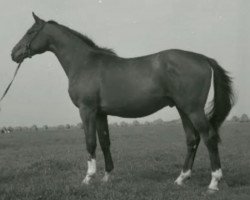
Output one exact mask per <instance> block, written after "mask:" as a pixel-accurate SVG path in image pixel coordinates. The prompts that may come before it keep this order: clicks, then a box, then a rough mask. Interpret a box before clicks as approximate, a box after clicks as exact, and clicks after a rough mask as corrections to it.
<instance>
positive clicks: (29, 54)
mask: <svg viewBox="0 0 250 200" xmlns="http://www.w3.org/2000/svg"><path fill="white" fill-rule="evenodd" d="M44 25H45V23H43V24H42V25H41V26H40V27H39V29H37V30H36V31H34V32H35V34H34V36H33V37H32V38H31V39H30V41H29V42H28V43H27V44H26V46H25V48H26V51H27V54H28V57H29V58H31V57H32V55H31V48H30V45H31V43H32V41H33V40H34V39H35V38H36V36H37V35H38V33H40V31H41V30H42V29H43V27H44ZM22 62H23V61H21V62H20V63H19V64H18V66H17V68H16V71H15V73H14V76H13V78H12V80H11V81H10V83H9V85H8V86H7V88H6V89H5V91H4V93H3V95H2V97H1V98H0V103H1V102H2V100H3V99H4V97H5V96H6V94H7V93H8V91H9V89H10V86H11V85H12V83H13V81H14V79H15V77H16V75H17V72H18V70H19V68H20V66H21V64H22ZM0 111H1V106H0Z"/></svg>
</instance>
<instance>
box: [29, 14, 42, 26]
mask: <svg viewBox="0 0 250 200" xmlns="http://www.w3.org/2000/svg"><path fill="white" fill-rule="evenodd" d="M32 15H33V18H34V20H35V22H36V23H37V24H39V23H42V22H44V21H43V20H42V19H40V18H39V17H38V16H37V15H36V14H35V13H34V12H32Z"/></svg>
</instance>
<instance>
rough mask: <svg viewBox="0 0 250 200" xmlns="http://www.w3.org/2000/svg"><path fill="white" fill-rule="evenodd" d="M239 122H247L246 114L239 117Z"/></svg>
mask: <svg viewBox="0 0 250 200" xmlns="http://www.w3.org/2000/svg"><path fill="white" fill-rule="evenodd" d="M240 122H249V118H248V116H247V114H242V115H241V117H240Z"/></svg>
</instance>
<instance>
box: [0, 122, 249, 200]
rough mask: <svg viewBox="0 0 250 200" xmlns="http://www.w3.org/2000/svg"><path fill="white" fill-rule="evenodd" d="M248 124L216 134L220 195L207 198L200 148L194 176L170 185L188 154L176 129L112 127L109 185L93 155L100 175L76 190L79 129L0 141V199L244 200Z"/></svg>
mask: <svg viewBox="0 0 250 200" xmlns="http://www.w3.org/2000/svg"><path fill="white" fill-rule="evenodd" d="M249 130H250V123H226V124H225V125H224V126H223V128H222V130H221V137H222V140H223V141H222V144H221V145H220V152H221V160H222V166H223V170H224V181H223V182H222V183H221V187H220V189H221V190H220V192H218V193H216V194H215V195H206V187H207V185H208V184H209V181H210V167H209V166H210V165H209V160H208V154H207V151H206V149H205V147H204V144H203V143H201V145H200V148H199V150H198V154H197V157H196V160H195V165H194V171H193V176H192V178H191V180H190V181H188V182H187V184H186V185H185V186H184V187H182V188H180V187H177V186H175V185H174V184H173V182H174V179H175V178H176V177H177V176H178V175H179V172H180V170H181V166H182V163H183V161H184V156H185V152H186V146H185V137H184V132H183V130H182V127H181V125H180V124H169V125H167V124H166V125H154V126H143V125H141V126H135V127H126V128H125V127H118V128H111V142H112V153H113V159H114V163H115V170H114V172H113V176H112V181H111V182H110V183H108V184H102V183H101V182H100V179H101V178H102V175H103V171H104V162H103V156H102V154H101V151H100V147H99V146H98V148H97V167H98V173H97V175H96V177H95V179H94V180H93V182H92V184H91V185H90V186H82V185H80V183H81V181H82V179H83V178H84V175H85V172H86V167H87V166H86V160H87V153H86V151H85V142H84V134H83V132H82V130H76V129H75V130H67V131H66V130H65V131H60V132H59V131H46V132H45V131H44V132H43V131H39V132H29V133H28V132H27V133H24V132H22V133H13V134H6V135H0V199H4V200H5V199H31V200H39V199H46V200H47V199H51V200H57V199H58V200H59V199H60V200H63V199H90V200H92V199H100V200H104V199H114V200H130V199H133V200H135V199H143V200H144V199H145V200H148V199H152V200H158V199H164V200H171V199H174V200H178V199H185V200H196V199H197V200H198V199H199V200H202V199H213V200H217V199H225V200H226V199H235V200H236V199H237V200H249V199H250V133H249Z"/></svg>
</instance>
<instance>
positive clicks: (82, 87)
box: [68, 81, 98, 107]
mask: <svg viewBox="0 0 250 200" xmlns="http://www.w3.org/2000/svg"><path fill="white" fill-rule="evenodd" d="M97 91H98V88H97V87H96V84H94V83H92V82H85V81H81V82H80V81H79V82H75V83H74V84H69V89H68V92H69V96H70V98H71V100H72V102H73V103H74V104H75V105H76V106H77V107H79V106H80V105H81V104H84V105H90V106H91V105H94V104H96V102H97V97H98V95H97Z"/></svg>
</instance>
